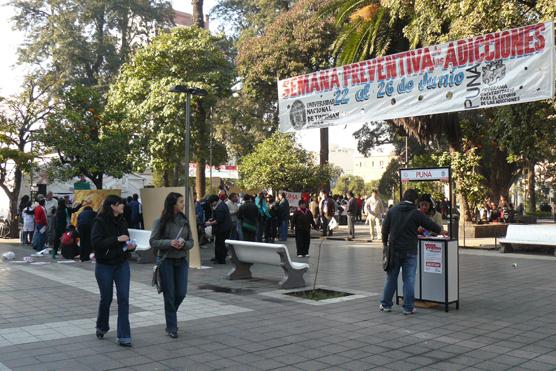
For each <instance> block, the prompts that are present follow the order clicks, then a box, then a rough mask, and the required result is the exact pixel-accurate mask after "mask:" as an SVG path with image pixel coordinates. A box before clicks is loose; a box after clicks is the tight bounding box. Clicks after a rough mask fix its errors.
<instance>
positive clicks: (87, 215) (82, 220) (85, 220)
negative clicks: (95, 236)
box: [77, 207, 97, 228]
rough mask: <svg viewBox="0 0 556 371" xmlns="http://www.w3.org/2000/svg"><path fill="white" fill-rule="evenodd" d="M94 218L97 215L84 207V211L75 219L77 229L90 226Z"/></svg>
mask: <svg viewBox="0 0 556 371" xmlns="http://www.w3.org/2000/svg"><path fill="white" fill-rule="evenodd" d="M96 216H97V213H95V212H94V211H93V209H92V208H90V207H86V208H85V210H83V211H82V212H81V214H79V216H78V217H77V228H80V227H81V226H84V225H90V226H92V225H93V222H94V221H95V218H96Z"/></svg>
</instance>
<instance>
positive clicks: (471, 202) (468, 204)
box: [435, 147, 487, 221]
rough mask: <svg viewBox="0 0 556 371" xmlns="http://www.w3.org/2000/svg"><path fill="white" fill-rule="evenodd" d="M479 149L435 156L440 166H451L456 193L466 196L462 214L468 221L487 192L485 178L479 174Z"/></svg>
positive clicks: (473, 148)
mask: <svg viewBox="0 0 556 371" xmlns="http://www.w3.org/2000/svg"><path fill="white" fill-rule="evenodd" d="M477 152H478V151H477V148H475V147H471V148H469V149H467V150H466V151H465V152H463V153H460V152H455V153H449V152H444V153H442V154H441V155H439V156H435V159H436V161H437V162H438V165H439V166H450V167H451V168H452V177H453V178H454V180H455V182H456V191H457V192H459V193H460V194H461V195H466V197H462V199H461V207H462V214H463V215H465V220H466V221H471V220H472V217H473V213H474V211H475V210H476V209H477V207H478V206H479V205H480V204H481V203H482V202H483V201H484V199H485V197H486V195H487V192H486V188H485V187H484V180H485V179H484V177H483V176H482V175H481V174H480V173H479V171H478V169H479V166H480V160H481V157H480V155H479V154H478V153H477Z"/></svg>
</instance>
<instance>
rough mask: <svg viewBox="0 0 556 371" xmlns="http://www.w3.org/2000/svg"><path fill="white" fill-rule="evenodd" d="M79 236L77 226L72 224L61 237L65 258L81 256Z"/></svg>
mask: <svg viewBox="0 0 556 371" xmlns="http://www.w3.org/2000/svg"><path fill="white" fill-rule="evenodd" d="M78 237H79V236H78V234H77V230H76V229H75V226H74V225H71V224H70V225H69V226H68V228H67V229H66V231H65V232H64V233H63V234H62V237H60V247H61V252H62V256H63V257H64V259H73V258H75V257H77V256H79V248H78V247H77V240H78Z"/></svg>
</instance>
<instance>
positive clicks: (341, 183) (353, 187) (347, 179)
mask: <svg viewBox="0 0 556 371" xmlns="http://www.w3.org/2000/svg"><path fill="white" fill-rule="evenodd" d="M364 189H365V180H364V179H363V178H361V177H360V176H357V175H342V176H341V177H339V178H338V180H337V181H336V185H335V186H334V188H333V189H332V193H333V194H338V195H343V194H345V193H347V192H348V191H351V192H353V193H354V194H363V191H364Z"/></svg>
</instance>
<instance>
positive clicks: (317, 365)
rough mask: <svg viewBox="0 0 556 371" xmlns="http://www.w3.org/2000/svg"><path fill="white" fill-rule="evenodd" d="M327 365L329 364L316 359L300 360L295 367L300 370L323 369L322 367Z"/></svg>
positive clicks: (314, 370)
mask: <svg viewBox="0 0 556 371" xmlns="http://www.w3.org/2000/svg"><path fill="white" fill-rule="evenodd" d="M328 366H329V365H327V364H326V363H323V362H319V361H316V360H311V361H307V362H302V363H298V364H297V365H295V367H297V368H299V369H300V370H306V371H317V370H323V369H325V368H327V367H328Z"/></svg>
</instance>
